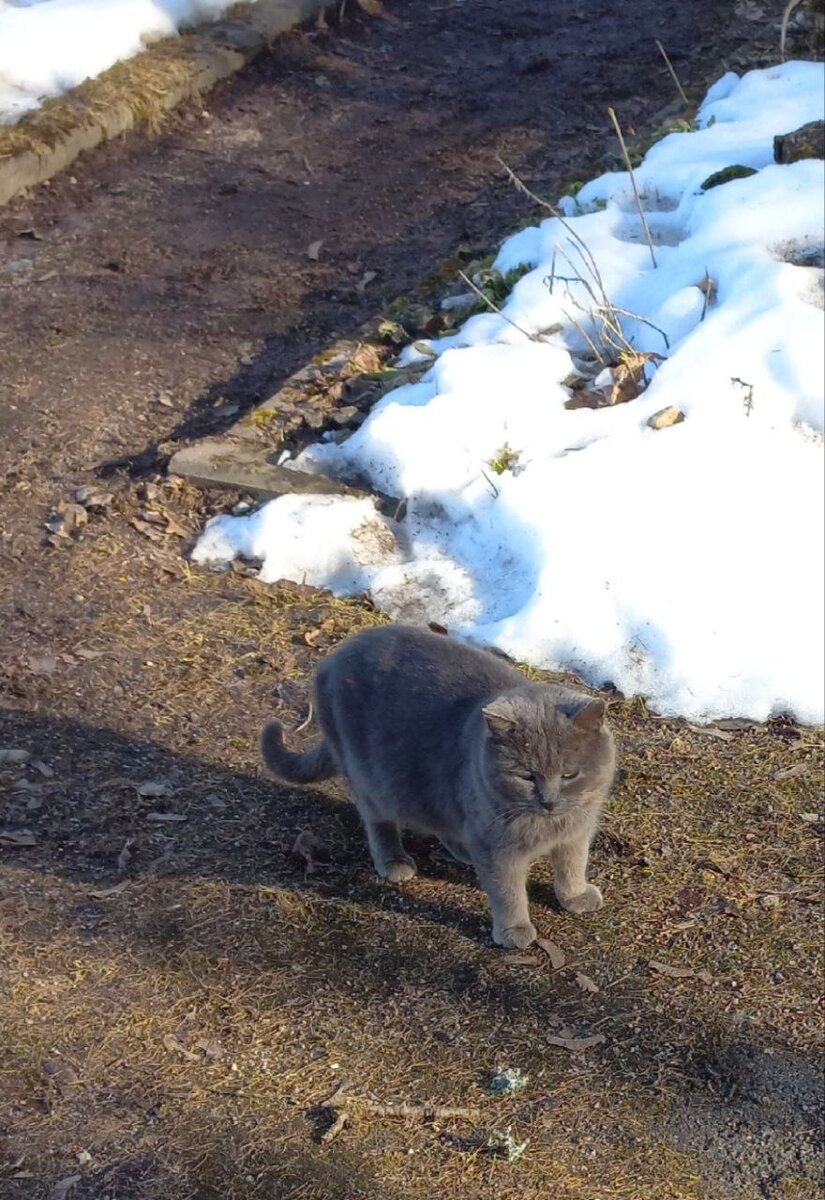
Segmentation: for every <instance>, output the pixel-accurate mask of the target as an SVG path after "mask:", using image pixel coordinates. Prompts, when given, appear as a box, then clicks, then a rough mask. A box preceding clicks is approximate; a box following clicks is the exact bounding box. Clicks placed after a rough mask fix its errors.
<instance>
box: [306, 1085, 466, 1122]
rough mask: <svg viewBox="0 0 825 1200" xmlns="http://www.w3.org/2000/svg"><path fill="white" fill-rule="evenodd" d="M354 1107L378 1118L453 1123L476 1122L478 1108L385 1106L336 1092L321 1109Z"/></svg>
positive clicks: (419, 1105)
mask: <svg viewBox="0 0 825 1200" xmlns="http://www.w3.org/2000/svg"><path fill="white" fill-rule="evenodd" d="M352 1106H355V1107H356V1108H363V1109H364V1110H365V1111H366V1112H369V1113H372V1114H373V1115H374V1116H376V1117H406V1118H408V1119H409V1118H417V1119H420V1120H422V1121H452V1120H456V1119H457V1118H464V1119H466V1120H468V1121H473V1120H476V1119H477V1117H478V1109H477V1108H461V1107H456V1106H453V1105H449V1104H408V1103H405V1102H401V1103H398V1104H384V1103H382V1102H381V1101H379V1100H370V1099H369V1097H368V1096H348V1095H346V1094H343V1093H342V1092H341V1091H336V1092H335V1093H334V1094H333V1095H332V1096H330V1097H329V1099H328V1100H322V1101H321V1103H320V1104H319V1105H318V1107H319V1108H329V1109H336V1110H337V1109H342V1110H343V1109H347V1108H350V1107H352Z"/></svg>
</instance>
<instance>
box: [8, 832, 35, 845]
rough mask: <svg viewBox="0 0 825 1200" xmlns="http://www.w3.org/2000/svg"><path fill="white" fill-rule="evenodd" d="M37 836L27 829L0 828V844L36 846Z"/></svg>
mask: <svg viewBox="0 0 825 1200" xmlns="http://www.w3.org/2000/svg"><path fill="white" fill-rule="evenodd" d="M36 845H37V838H36V837H35V836H34V834H33V833H32V832H31V830H29V829H0V846H36Z"/></svg>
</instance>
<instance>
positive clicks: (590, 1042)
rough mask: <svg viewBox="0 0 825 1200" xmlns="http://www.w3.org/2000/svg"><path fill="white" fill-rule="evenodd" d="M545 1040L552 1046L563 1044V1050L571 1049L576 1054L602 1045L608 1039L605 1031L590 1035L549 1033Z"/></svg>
mask: <svg viewBox="0 0 825 1200" xmlns="http://www.w3.org/2000/svg"><path fill="white" fill-rule="evenodd" d="M545 1040H546V1041H547V1042H549V1043H550V1045H551V1046H561V1048H562V1049H563V1050H571V1051H572V1052H573V1053H574V1054H578V1053H579V1052H580V1051H582V1050H590V1049H592V1047H593V1046H600V1045H601V1044H602V1042H604V1041H606V1040H607V1039H606V1038H605V1036H604V1034H603V1033H593V1034H591V1035H590V1037H558V1036H556V1035H555V1034H547V1036H546V1038H545Z"/></svg>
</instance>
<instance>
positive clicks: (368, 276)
mask: <svg viewBox="0 0 825 1200" xmlns="http://www.w3.org/2000/svg"><path fill="white" fill-rule="evenodd" d="M377 278H378V272H377V271H365V272H364V274H363V275H362V276H361V278H360V279H359V281H358V283H356V285H355V290H356V292H358V295H359V296H363V294H364V291H365V289H366V288H367V287H368V285H369V284H371V283H372V281H373V279H377Z"/></svg>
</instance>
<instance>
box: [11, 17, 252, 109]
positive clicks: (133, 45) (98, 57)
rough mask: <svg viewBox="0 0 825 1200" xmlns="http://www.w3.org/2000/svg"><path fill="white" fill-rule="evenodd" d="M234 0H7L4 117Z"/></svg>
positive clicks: (35, 105) (56, 93)
mask: <svg viewBox="0 0 825 1200" xmlns="http://www.w3.org/2000/svg"><path fill="white" fill-rule="evenodd" d="M232 2H233V0H0V124H2V123H6V124H10V123H12V122H14V121H18V120H19V119H20V118H21V117H22V116H23V114H24V113H27V112H30V111H31V110H32V109H35V108H38V107H39V106H40V104H41V103H42V102H43V100H45V99H47V98H48V97H50V96H60V95H62V94H63V92H67V91H68V90H69V89H70V88H73V87H77V85H78V84H80V83H83V81H84V80H85V79H92V78H94V77H95V76H96V75H100V74H101V72H102V71H105V70H107V69H108V68H109V67H111V66H113V65H114V64H115V63H116V62H120V61H121V59H124V58H131V57H132V56H133V55H135V54H138V53H140V51H141V50H145V49H146V46H147V45H148V44H149V43H150V42H152V41H157V39H158V38H163V37H170V36H171V35H172V34H175V33H177V32H178V30H179V29H181V28H182V27H183V26H184V25H195V24H197V23H198V22H199V21H209V20H212V19H213V18H216V17H219V16H220V15H221V14H222V13H224V12H225V11H226V10H227V9H228V8H229V7H230V6H231V4H232Z"/></svg>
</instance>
